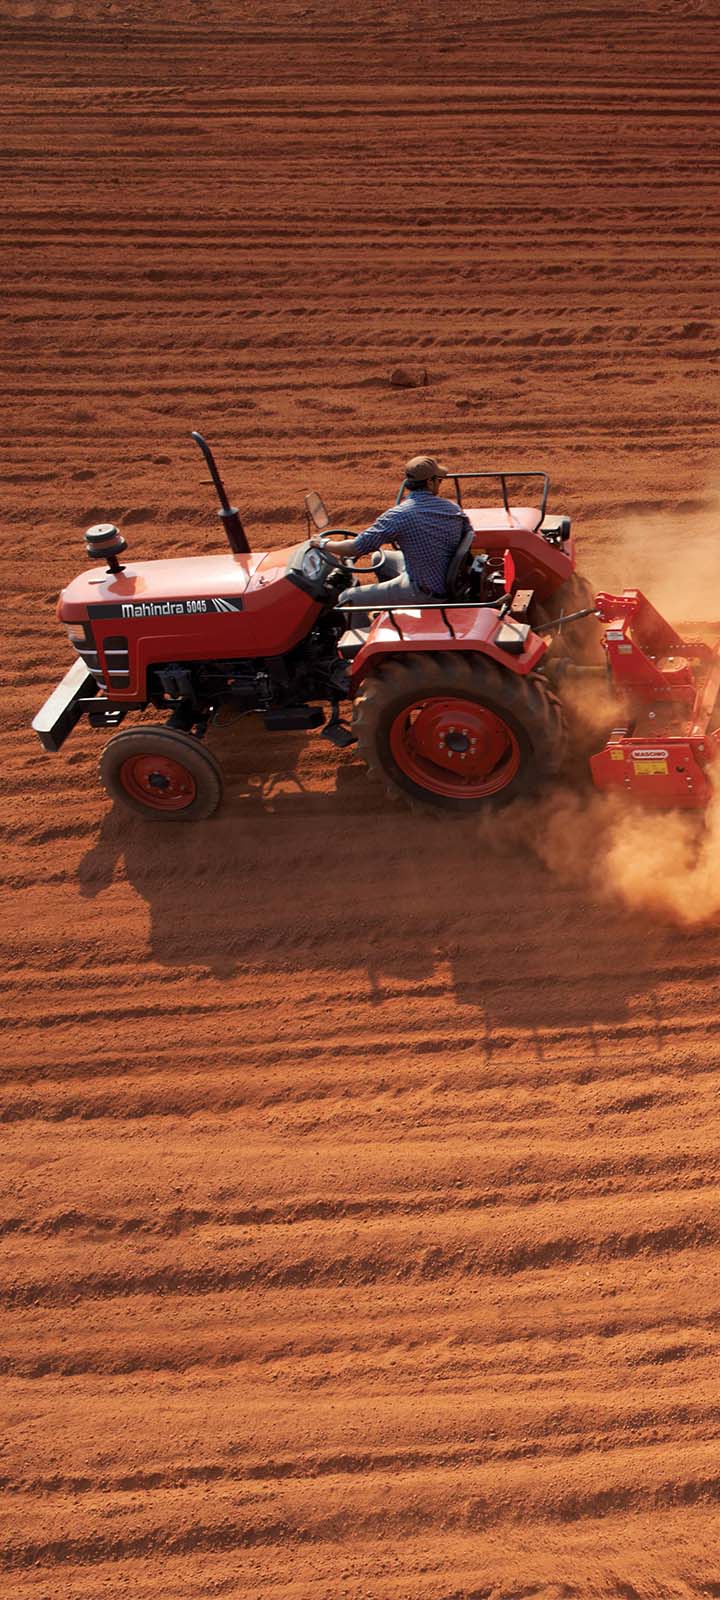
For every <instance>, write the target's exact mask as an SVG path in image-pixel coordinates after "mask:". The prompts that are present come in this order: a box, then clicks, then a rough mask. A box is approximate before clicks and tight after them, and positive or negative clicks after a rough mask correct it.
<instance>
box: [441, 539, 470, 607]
mask: <svg viewBox="0 0 720 1600" xmlns="http://www.w3.org/2000/svg"><path fill="white" fill-rule="evenodd" d="M474 538H475V530H474V528H468V529H467V532H466V533H464V534H463V536H462V539H461V540H460V543H459V545H458V547H457V550H456V551H455V554H454V556H453V557H452V560H451V562H450V565H449V567H448V569H447V577H446V579H445V598H446V599H447V600H464V599H465V596H466V595H467V593H468V590H469V587H470V582H469V580H470V568H471V567H472V563H473V555H472V547H473V540H474Z"/></svg>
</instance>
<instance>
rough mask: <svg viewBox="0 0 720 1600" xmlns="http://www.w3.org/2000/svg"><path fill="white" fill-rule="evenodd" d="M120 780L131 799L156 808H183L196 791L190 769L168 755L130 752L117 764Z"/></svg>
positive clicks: (190, 800)
mask: <svg viewBox="0 0 720 1600" xmlns="http://www.w3.org/2000/svg"><path fill="white" fill-rule="evenodd" d="M120 782H121V784H122V786H123V788H124V789H125V790H127V793H128V794H129V795H132V796H133V799H135V800H141V801H142V802H143V804H144V805H147V806H149V807H150V808H154V809H155V810H156V811H182V810H184V808H185V806H189V805H191V804H192V802H193V800H194V799H195V795H196V793H197V785H196V783H195V779H194V777H193V775H192V773H191V772H189V771H188V769H187V767H184V766H183V765H182V763H181V762H180V761H173V759H172V757H170V756H163V755H149V756H129V757H128V759H127V761H124V762H123V764H122V767H121V768H120Z"/></svg>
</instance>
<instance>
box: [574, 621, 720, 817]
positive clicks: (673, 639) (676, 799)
mask: <svg viewBox="0 0 720 1600" xmlns="http://www.w3.org/2000/svg"><path fill="white" fill-rule="evenodd" d="M595 605H596V611H597V614H598V616H599V617H601V619H602V621H603V622H604V623H605V632H604V645H605V649H606V651H607V661H608V672H609V675H610V679H611V682H612V685H613V687H614V690H615V694H616V696H617V701H618V709H619V711H620V713H621V714H620V716H619V717H618V722H617V726H616V727H614V728H613V729H612V732H611V733H610V735H609V737H608V740H607V743H606V744H605V746H604V747H603V749H602V750H600V751H599V752H598V754H597V755H593V756H591V757H590V770H591V772H592V777H593V782H594V783H595V785H596V786H597V788H598V789H610V790H622V791H624V792H625V793H630V794H632V795H633V796H634V797H636V798H637V799H639V800H642V801H643V802H644V803H645V804H646V805H651V806H686V807H700V806H705V805H707V802H708V800H709V799H710V796H711V794H712V792H713V786H712V783H711V779H710V769H711V767H712V763H713V761H714V760H715V759H716V757H717V755H718V752H719V751H720V730H719V729H718V727H717V725H716V724H715V723H714V717H715V712H716V703H717V699H718V693H719V692H720V643H718V644H717V645H715V647H714V649H713V648H711V647H710V645H708V644H704V643H703V642H702V641H701V640H688V639H681V638H680V635H679V634H677V633H676V632H675V629H674V628H671V627H670V624H669V623H668V622H665V621H664V619H663V618H662V617H661V616H660V614H659V612H657V611H656V610H655V607H654V606H652V605H651V604H650V601H649V600H646V598H645V595H644V594H640V593H639V591H638V590H637V589H626V590H625V591H624V593H623V594H621V595H614V594H599V595H598V596H597V598H596V602H595Z"/></svg>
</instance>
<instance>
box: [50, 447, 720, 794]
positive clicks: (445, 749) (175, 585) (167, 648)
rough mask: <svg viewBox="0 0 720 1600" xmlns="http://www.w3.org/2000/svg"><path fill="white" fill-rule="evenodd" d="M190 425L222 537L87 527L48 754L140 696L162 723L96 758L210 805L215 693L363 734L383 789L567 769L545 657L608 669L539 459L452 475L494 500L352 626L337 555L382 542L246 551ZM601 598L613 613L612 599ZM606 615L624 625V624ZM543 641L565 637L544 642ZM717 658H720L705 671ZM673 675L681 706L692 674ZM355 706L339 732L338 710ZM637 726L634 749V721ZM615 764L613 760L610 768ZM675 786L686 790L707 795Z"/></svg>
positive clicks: (467, 785) (344, 738)
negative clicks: (521, 486) (516, 495)
mask: <svg viewBox="0 0 720 1600" xmlns="http://www.w3.org/2000/svg"><path fill="white" fill-rule="evenodd" d="M193 438H194V439H195V441H196V443H197V444H198V445H199V447H200V449H201V450H202V452H203V454H204V456H205V459H206V461H207V465H208V467H209V470H210V474H211V477H212V480H213V483H214V485H215V488H216V490H217V493H218V496H219V500H220V505H221V510H220V513H219V516H220V518H221V520H222V522H223V525H224V529H225V533H226V535H227V540H228V545H229V549H228V550H227V551H226V552H225V554H224V555H222V554H219V555H210V556H191V557H183V558H179V559H176V560H175V559H174V560H169V561H168V560H158V561H138V562H132V563H130V562H127V563H121V561H120V556H121V555H123V553H124V552H125V549H126V544H125V540H124V539H123V538H122V536H121V535H120V534H119V532H118V530H117V529H116V528H115V527H113V526H111V525H108V524H100V525H99V526H96V527H93V528H90V529H89V530H88V532H87V533H86V535H85V542H86V548H87V550H88V553H89V554H90V555H91V556H93V557H95V558H98V557H99V558H100V559H101V560H102V561H103V562H105V563H106V566H105V567H104V568H103V567H102V566H101V567H98V566H95V567H94V568H93V569H92V570H91V571H89V572H85V573H83V574H82V576H80V577H79V578H75V579H74V580H73V582H72V583H70V584H69V585H68V587H67V588H66V589H64V590H63V591H62V593H61V595H60V599H59V602H58V608H57V615H58V619H59V620H60V621H61V622H63V623H64V624H65V626H66V628H67V632H68V637H69V639H70V642H71V644H72V645H73V648H74V649H75V651H76V653H77V660H76V661H75V662H74V663H73V665H72V666H71V667H70V669H69V671H68V672H67V673H66V675H65V677H64V679H63V680H62V683H61V684H59V686H58V687H57V688H56V689H55V691H54V692H53V694H51V695H50V697H49V699H48V700H47V701H46V703H45V705H44V706H43V707H42V710H41V711H40V712H39V713H38V715H37V716H36V717H35V719H34V722H33V727H34V729H35V731H36V733H37V734H38V736H39V738H40V740H41V743H42V744H43V746H44V747H45V749H46V750H50V751H57V750H59V749H60V748H61V746H62V744H63V743H64V741H65V739H66V738H67V737H68V735H69V733H70V732H71V731H72V729H73V728H74V727H75V726H76V724H77V723H78V722H79V721H80V719H81V718H82V717H87V719H88V721H89V722H90V724H91V726H93V727H96V728H104V729H108V730H111V729H112V730H115V729H117V728H119V726H120V724H121V723H122V722H124V720H125V718H126V716H127V715H128V713H129V712H146V711H147V710H148V708H149V707H153V708H154V709H155V710H156V711H157V712H158V714H159V715H160V716H162V717H163V718H164V719H166V720H163V721H161V722H158V723H153V722H151V721H147V720H143V721H141V722H139V723H136V724H135V726H133V727H127V728H125V727H124V728H122V729H121V730H120V731H119V732H114V733H113V737H112V738H111V739H110V741H109V743H108V744H107V745H106V746H105V749H104V751H103V754H102V757H101V762H100V773H101V778H102V781H103V783H104V785H105V788H106V789H107V791H108V793H109V794H110V795H111V796H112V797H113V798H114V799H117V800H121V801H122V802H123V803H124V804H125V805H127V806H129V807H130V808H131V809H132V810H134V811H139V812H140V813H142V814H143V815H146V816H147V815H149V814H152V815H154V816H156V817H170V818H201V817H208V816H210V815H211V814H212V812H214V811H215V809H216V807H217V805H218V804H219V801H220V798H221V794H222V774H221V770H220V767H219V764H218V762H217V760H216V758H215V756H214V755H213V754H212V751H211V750H210V749H209V748H208V746H207V744H206V743H205V742H204V741H205V734H206V732H207V729H208V727H209V726H210V725H211V723H212V720H213V717H214V716H215V715H216V713H217V712H218V710H219V709H220V708H221V707H223V706H225V705H228V704H231V705H233V706H235V707H236V708H237V709H238V710H240V711H241V712H254V713H256V714H257V715H258V716H260V717H261V718H262V719H263V722H264V725H265V727H266V728H267V729H269V730H273V731H275V730H278V729H296V730H305V729H312V728H318V729H319V728H322V733H323V736H324V737H325V738H327V739H329V740H331V742H332V743H334V744H336V745H337V746H339V747H343V746H345V745H349V744H351V743H354V742H355V741H357V743H358V746H359V750H360V753H361V755H362V756H363V758H364V760H365V761H366V762H367V764H368V766H369V767H370V768H371V769H372V770H374V771H377V772H379V773H380V774H381V775H382V777H383V779H384V781H385V784H386V787H387V788H388V790H389V791H390V792H391V793H394V794H399V795H401V796H402V797H404V798H405V799H406V800H409V801H411V802H412V801H416V802H420V803H421V804H424V805H425V806H429V807H433V808H437V809H440V810H442V811H444V812H445V813H447V812H450V813H455V814H457V815H464V814H466V813H467V812H469V811H473V810H481V809H486V808H489V807H492V806H497V805H499V804H505V803H506V802H508V801H509V800H511V799H513V798H514V797H515V796H516V795H518V794H520V793H523V792H527V791H528V790H530V789H532V788H534V787H536V786H537V785H538V783H539V782H540V781H541V780H543V779H545V778H547V777H549V776H551V775H553V774H554V773H556V772H557V771H558V770H559V769H560V767H561V765H562V762H563V759H564V755H565V747H566V734H565V725H564V718H563V712H562V707H561V703H560V700H559V699H558V697H557V694H556V693H555V691H554V688H553V687H552V683H551V675H550V674H549V672H548V671H547V670H545V669H546V668H548V667H552V675H553V676H554V678H555V679H556V680H557V681H561V678H562V673H563V671H564V670H565V669H568V670H572V668H573V667H576V668H577V666H578V664H579V665H580V668H581V670H582V669H583V668H584V669H585V670H593V669H594V670H596V671H600V672H604V671H605V667H604V666H603V665H598V660H599V661H600V662H602V660H603V650H602V641H601V639H600V629H599V623H598V621H597V618H596V612H595V600H594V597H593V595H592V591H591V590H590V589H589V586H588V585H587V584H586V583H585V581H584V580H582V579H580V578H579V577H578V576H577V574H576V572H575V555H574V548H573V538H572V533H571V528H570V519H569V518H568V517H564V516H553V517H550V516H547V515H546V504H547V497H548V489H549V482H548V478H547V474H545V473H522V474H513V473H506V472H503V473H458V474H455V475H453V477H452V478H451V480H450V481H451V483H452V484H453V485H454V491H455V498H456V499H457V500H458V501H459V502H460V503H461V504H462V494H463V486H466V485H467V483H468V482H472V483H473V484H476V483H477V482H478V480H480V481H482V482H483V483H485V482H487V480H488V479H493V480H494V481H495V482H496V483H498V482H499V484H500V491H501V498H502V505H501V506H500V507H498V508H493V509H489V510H488V509H475V508H472V507H467V508H466V510H467V516H468V518H469V521H470V524H471V530H470V531H469V532H468V533H467V534H466V535H465V536H464V537H463V539H462V542H461V544H460V546H459V548H458V550H457V552H456V554H455V555H454V557H453V560H452V562H451V566H450V569H449V572H448V577H447V593H446V595H445V596H444V597H443V598H442V599H441V600H436V601H428V602H427V603H422V604H418V603H416V602H413V603H412V605H411V606H409V607H408V606H405V607H404V608H400V607H398V608H395V607H393V608H392V609H391V610H388V609H387V608H386V609H385V610H383V611H381V610H379V609H378V610H377V611H376V612H375V613H373V612H372V587H371V586H370V587H368V589H367V595H368V613H369V617H368V619H367V620H368V625H367V626H359V625H357V619H353V615H352V613H351V612H348V611H347V610H346V611H345V612H343V611H342V610H341V609H340V608H339V607H338V604H337V600H338V595H339V594H340V592H341V591H342V590H343V589H346V588H347V587H348V582H349V581H351V580H349V577H348V566H350V567H351V569H352V570H354V572H355V573H356V574H358V573H359V572H360V571H361V570H370V569H371V568H372V567H374V566H377V565H378V559H379V560H382V557H381V556H379V558H378V557H375V556H373V557H372V559H371V562H370V568H367V567H365V568H361V567H360V566H359V564H357V563H355V564H352V563H348V562H347V561H345V562H341V561H340V560H339V559H338V557H337V556H336V555H335V554H334V553H333V550H332V547H331V546H330V545H323V544H321V545H319V546H318V545H316V544H312V543H311V542H310V540H309V538H308V539H306V540H304V541H303V542H301V543H300V544H296V545H292V546H289V547H287V548H283V549H280V550H271V551H268V552H258V551H251V550H250V547H249V544H248V541H247V538H246V535H245V532H244V529H243V527H242V523H241V521H240V517H239V515H238V512H237V511H236V510H235V509H234V508H233V507H231V506H230V504H229V503H228V499H227V496H226V494H225V490H224V487H223V484H222V481H221V478H220V476H219V473H218V470H217V467H216V465H215V461H214V459H213V456H212V453H211V451H210V449H209V446H208V445H207V443H206V442H205V440H204V439H203V438H202V437H201V435H199V434H193ZM513 478H514V479H522V480H523V481H524V482H526V483H527V482H528V481H529V480H530V479H536V480H539V481H540V485H541V487H540V495H539V500H540V503H539V505H536V506H527V505H511V504H510V501H509V494H508V482H509V481H510V480H511V479H513ZM402 492H403V491H402V490H401V493H402ZM306 513H307V520H308V533H310V532H311V531H312V530H313V527H314V528H316V529H318V530H320V531H322V532H324V533H331V532H332V533H343V532H346V531H347V530H343V529H335V528H333V529H331V528H330V527H329V521H328V517H327V514H326V512H325V510H324V507H323V505H322V502H321V500H320V498H319V496H318V495H316V494H310V495H308V496H306ZM357 581H359V578H358V579H357ZM600 598H601V600H602V601H603V603H604V604H605V603H606V613H607V610H608V607H609V611H610V612H612V605H610V601H611V600H612V597H608V596H603V597H600ZM622 603H623V602H622V600H620V601H618V605H620V604H622ZM611 620H612V621H613V624H614V630H615V637H616V640H617V630H618V628H619V627H620V628H621V627H622V626H623V624H622V623H621V622H618V619H617V618H616V617H615V616H614V615H613V616H611ZM354 621H355V625H353V623H354ZM663 626H664V627H665V628H667V625H666V624H663ZM583 630H584V631H583ZM670 632H672V630H670ZM676 637H677V636H675V635H673V639H675V638H676ZM553 638H559V642H560V648H559V649H558V647H557V643H556V645H555V647H554V649H553V650H551V651H549V650H548V642H549V640H552V639H553ZM666 642H667V641H663V648H665V644H666ZM618 648H619V649H621V648H622V646H621V644H618ZM701 648H706V647H701ZM618 659H620V658H618ZM713 662H714V663H715V657H714V656H713ZM661 670H662V669H660V671H661ZM688 670H689V671H690V672H691V674H692V671H693V670H694V669H693V668H690V667H689V668H688ZM716 672H717V664H716V663H715V665H714V666H713V668H712V671H711V670H710V668H708V674H706V676H713V674H714V673H716ZM677 676H678V675H677V671H676V672H675V674H674V678H673V682H675V681H676V680H677ZM693 681H694V680H693ZM713 681H714V676H713ZM663 682H664V680H663ZM681 687H682V695H683V696H684V700H683V703H684V704H687V699H688V695H687V682H686V681H684V683H683V686H681ZM645 688H646V689H647V685H646V686H645ZM656 688H657V685H656ZM715 692H716V693H717V685H716V689H715ZM663 693H664V690H663ZM709 694H710V690H709V689H707V692H706V695H705V698H706V699H707V698H708V696H709ZM646 698H647V695H646ZM665 699H667V696H665ZM348 703H351V704H352V711H353V727H352V729H350V728H349V727H347V726H346V725H345V724H344V723H343V722H342V720H341V708H342V707H343V706H344V705H346V704H348ZM630 720H632V719H630ZM695 720H696V721H697V718H696V719H695ZM623 729H624V731H623ZM623 729H618V730H616V739H617V740H620V741H622V739H623V738H625V739H627V738H630V740H631V741H632V737H633V732H632V727H631V726H630V724H629V723H628V726H625V725H623ZM642 739H643V740H644V743H645V744H647V738H646V737H645V731H644V728H643V733H642ZM663 742H664V743H668V742H669V740H668V739H665V737H664V736H663ZM701 742H702V741H701ZM695 743H696V745H697V743H698V741H697V739H696V741H695ZM716 749H717V744H716V742H715V741H714V740H713V739H712V738H710V739H708V741H707V743H706V745H705V751H706V754H705V756H703V753H702V751H701V752H700V753H699V754H698V752H697V750H696V751H695V756H694V759H695V762H696V766H697V768H698V771H703V772H704V767H705V766H706V765H707V762H708V761H709V759H710V758H711V756H712V755H713V754H714V753H715V751H716ZM654 757H655V758H657V751H656V752H654ZM596 759H599V758H596ZM616 759H617V758H616V757H613V756H611V757H609V760H610V761H615V760H616ZM622 759H623V761H625V756H622ZM627 762H628V770H632V761H631V759H630V757H628V758H627ZM618 772H619V767H613V769H612V770H611V779H612V781H613V782H614V781H616V780H617V774H618ZM625 775H626V774H625V769H624V776H625ZM595 777H596V781H598V773H597V772H596V773H595ZM599 781H601V786H603V787H604V786H605V784H604V783H603V782H602V777H600V780H599ZM650 787H651V790H652V785H651V786H650ZM660 787H661V786H658V785H656V786H655V792H654V793H653V794H652V796H651V797H652V798H658V797H659V788H660ZM676 787H677V786H676ZM685 792H686V795H687V796H688V797H687V798H686V799H685V802H684V803H685V804H701V803H704V799H705V798H707V796H706V794H705V793H704V791H703V800H701V799H700V798H696V797H695V796H696V793H698V792H699V791H696V789H692V790H688V789H687V786H686V791H685Z"/></svg>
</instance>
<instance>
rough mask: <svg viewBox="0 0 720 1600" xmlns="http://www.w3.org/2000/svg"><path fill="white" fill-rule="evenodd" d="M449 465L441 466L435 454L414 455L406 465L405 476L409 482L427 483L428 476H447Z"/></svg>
mask: <svg viewBox="0 0 720 1600" xmlns="http://www.w3.org/2000/svg"><path fill="white" fill-rule="evenodd" d="M448 476H449V474H448V470H447V467H441V465H440V462H439V461H436V460H435V457H434V456H413V458H412V460H411V461H408V462H407V464H406V467H405V478H406V480H407V482H408V483H425V481H426V479H427V478H447V477H448Z"/></svg>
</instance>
